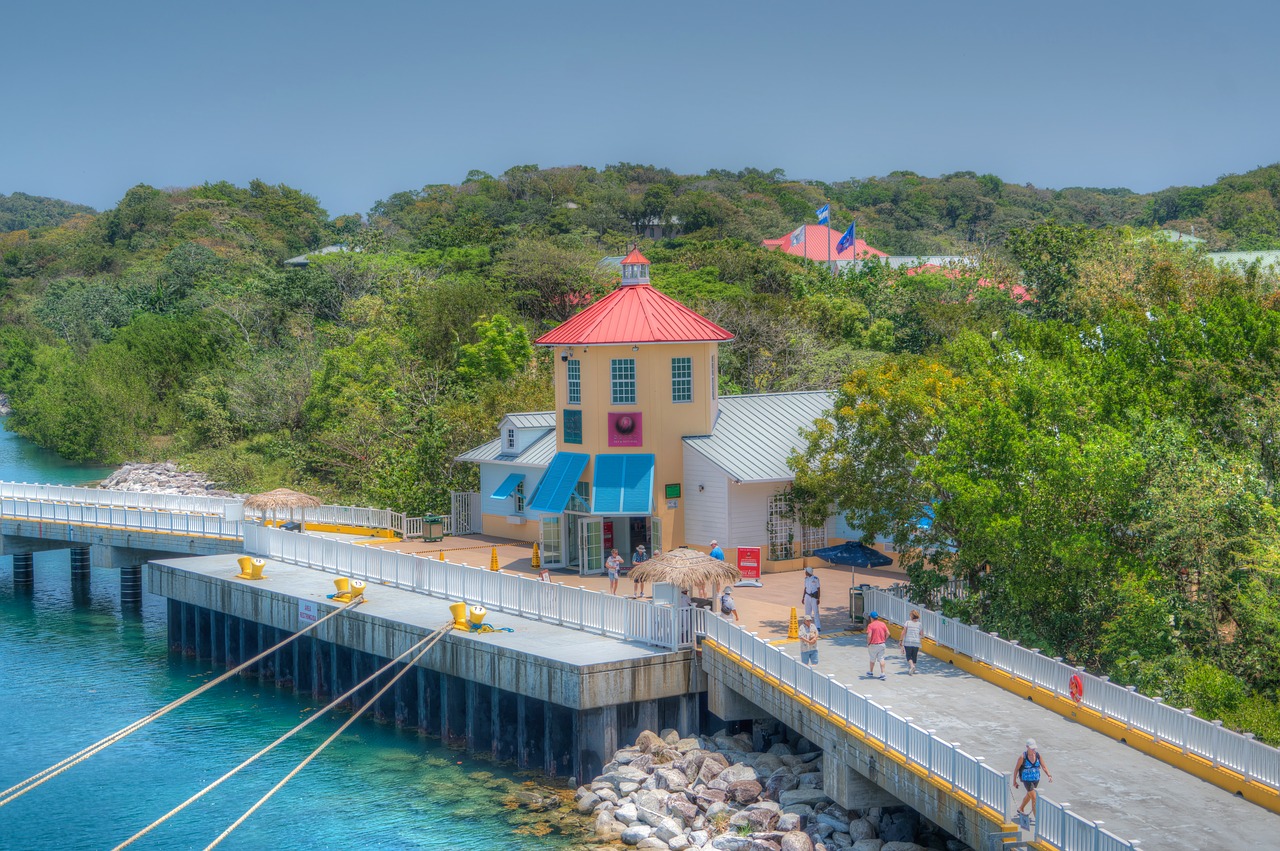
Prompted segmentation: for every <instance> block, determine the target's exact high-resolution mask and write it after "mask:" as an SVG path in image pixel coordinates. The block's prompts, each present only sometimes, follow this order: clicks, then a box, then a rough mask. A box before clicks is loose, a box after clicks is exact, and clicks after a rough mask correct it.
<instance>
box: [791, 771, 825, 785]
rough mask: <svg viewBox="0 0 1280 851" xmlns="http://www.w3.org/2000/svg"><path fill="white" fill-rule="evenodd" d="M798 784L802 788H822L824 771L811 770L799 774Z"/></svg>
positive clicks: (797, 777) (797, 776)
mask: <svg viewBox="0 0 1280 851" xmlns="http://www.w3.org/2000/svg"><path fill="white" fill-rule="evenodd" d="M796 785H797V786H798V787H799V788H801V789H821V788H822V772H821V771H810V772H807V773H805V774H797V775H796Z"/></svg>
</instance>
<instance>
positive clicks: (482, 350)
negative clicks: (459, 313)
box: [458, 314, 533, 383]
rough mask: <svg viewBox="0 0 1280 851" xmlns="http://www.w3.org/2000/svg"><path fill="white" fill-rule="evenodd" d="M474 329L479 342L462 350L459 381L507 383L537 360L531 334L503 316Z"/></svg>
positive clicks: (483, 322) (470, 344) (499, 315)
mask: <svg viewBox="0 0 1280 851" xmlns="http://www.w3.org/2000/svg"><path fill="white" fill-rule="evenodd" d="M472 328H474V329H475V332H476V337H477V338H478V339H477V340H476V342H474V343H468V344H466V345H464V346H462V348H461V351H460V354H459V356H458V377H459V378H462V379H463V380H464V381H470V382H472V383H476V382H481V381H506V380H507V379H508V378H511V377H512V376H514V375H515V374H516V373H518V372H520V371H521V370H523V369H524V368H525V367H527V366H528V365H529V361H530V360H531V359H532V358H533V346H532V345H531V344H530V342H529V334H528V332H527V331H525V330H524V328H523V327H521V326H519V325H512V324H511V320H509V319H507V317H505V316H503V315H502V314H498V315H496V316H494V317H493V318H492V319H489V320H487V321H486V320H482V321H479V322H476V323H475V324H474V325H472Z"/></svg>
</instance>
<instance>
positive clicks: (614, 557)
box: [604, 550, 622, 596]
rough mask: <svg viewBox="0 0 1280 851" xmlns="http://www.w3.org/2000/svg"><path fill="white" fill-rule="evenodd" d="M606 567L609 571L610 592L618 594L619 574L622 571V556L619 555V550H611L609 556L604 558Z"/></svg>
mask: <svg viewBox="0 0 1280 851" xmlns="http://www.w3.org/2000/svg"><path fill="white" fill-rule="evenodd" d="M604 569H605V570H607V571H608V572H609V593H610V594H613V595H615V596H616V595H617V593H618V574H619V573H620V572H621V571H622V556H620V555H618V551H617V550H612V551H610V553H609V557H608V558H607V559H605V560H604Z"/></svg>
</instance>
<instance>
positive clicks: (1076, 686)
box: [1069, 674, 1084, 703]
mask: <svg viewBox="0 0 1280 851" xmlns="http://www.w3.org/2000/svg"><path fill="white" fill-rule="evenodd" d="M1069 685H1070V687H1071V699H1072V700H1074V701H1075V702H1076V703H1079V702H1080V701H1081V699H1083V698H1084V680H1082V679H1080V675H1079V674H1072V675H1071V680H1070V681H1069Z"/></svg>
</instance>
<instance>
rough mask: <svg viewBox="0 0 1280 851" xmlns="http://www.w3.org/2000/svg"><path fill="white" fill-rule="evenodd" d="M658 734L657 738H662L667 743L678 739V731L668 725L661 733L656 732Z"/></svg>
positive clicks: (672, 742) (672, 743)
mask: <svg viewBox="0 0 1280 851" xmlns="http://www.w3.org/2000/svg"><path fill="white" fill-rule="evenodd" d="M658 736H659V738H661V739H662V741H664V742H666V743H667V744H669V745H674V744H675V743H676V742H678V741H680V733H679V732H677V731H676V730H673V729H671V728H670V727H668V728H667V729H665V730H663V731H662V732H661V733H659V734H658Z"/></svg>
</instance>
